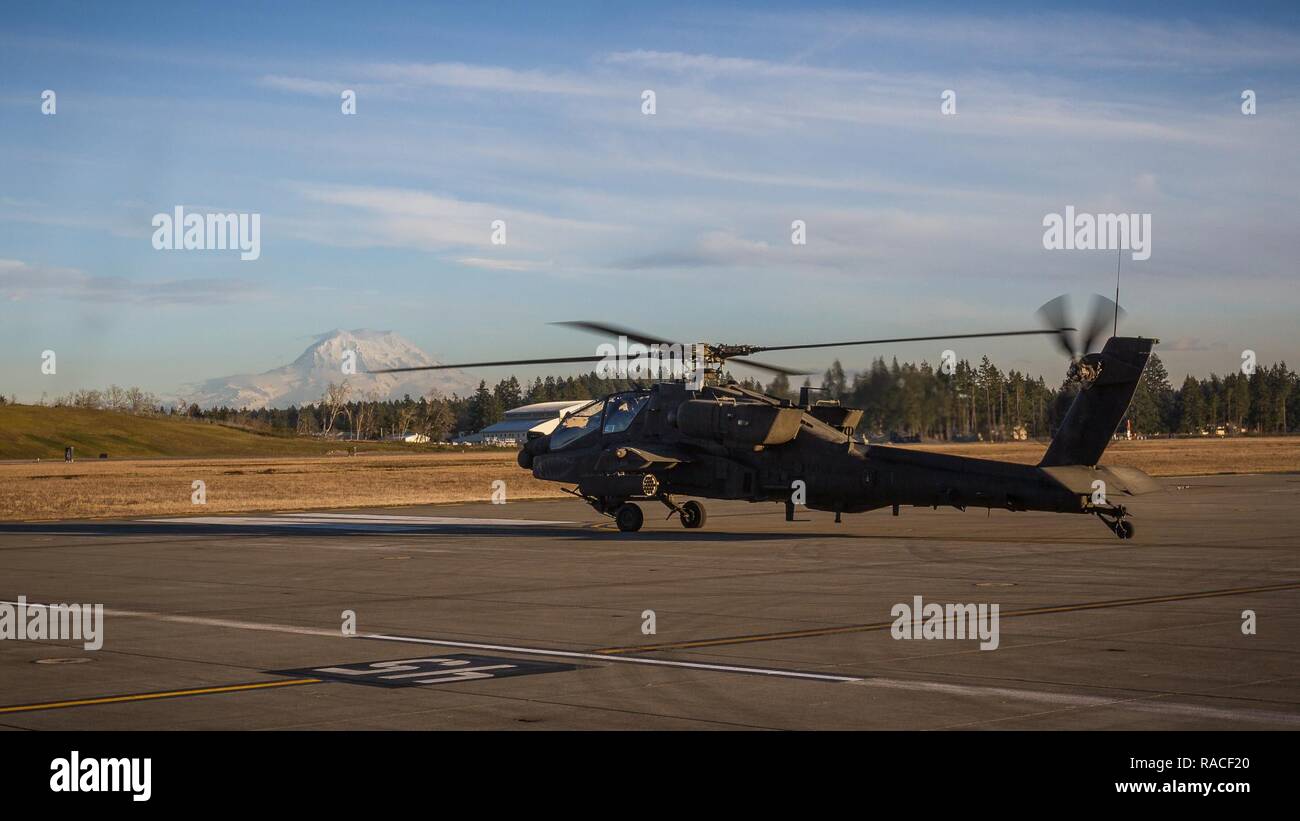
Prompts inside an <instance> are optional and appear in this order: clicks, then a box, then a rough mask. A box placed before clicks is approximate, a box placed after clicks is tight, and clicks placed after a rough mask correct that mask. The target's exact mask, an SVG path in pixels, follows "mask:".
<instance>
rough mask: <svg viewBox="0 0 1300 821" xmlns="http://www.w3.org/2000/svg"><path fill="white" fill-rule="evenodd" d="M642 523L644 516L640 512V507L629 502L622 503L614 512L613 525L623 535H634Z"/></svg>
mask: <svg viewBox="0 0 1300 821" xmlns="http://www.w3.org/2000/svg"><path fill="white" fill-rule="evenodd" d="M644 521H645V514H644V513H642V512H641V508H640V506H639V505H634V504H632V503H631V502H624V503H623V504H621V505H619V506H618V510H615V511H614V523H615V524H616V525H618V529H619V530H621V531H623V532H624V533H635V532H636V531H638V530H640V529H641V524H642V523H643V522H644Z"/></svg>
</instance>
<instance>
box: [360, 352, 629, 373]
mask: <svg viewBox="0 0 1300 821" xmlns="http://www.w3.org/2000/svg"><path fill="white" fill-rule="evenodd" d="M604 359H605V357H603V356H590V355H588V356H556V357H550V358H548V359H505V360H502V361H500V362H461V363H458V364H455V365H418V366H416V367H413V368H382V369H380V370H377V371H366V373H406V372H407V371H442V370H446V369H448V368H494V367H496V366H498V365H558V364H565V363H570V362H600V361H602V360H604Z"/></svg>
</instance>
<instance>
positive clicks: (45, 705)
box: [0, 678, 320, 713]
mask: <svg viewBox="0 0 1300 821" xmlns="http://www.w3.org/2000/svg"><path fill="white" fill-rule="evenodd" d="M319 683H320V679H318V678H295V679H287V680H285V681H256V682H253V683H251V684H228V685H225V686H222V687H200V688H197V689H194V690H167V691H164V692H161V693H128V694H126V695H121V696H101V697H99V698H81V699H75V700H72V701H45V702H41V703H39V704H18V705H15V706H13V707H0V713H26V712H31V711H33V710H57V709H60V708H63V707H86V706H89V705H91V704H117V703H120V702H124V701H151V700H153V699H159V698H180V697H183V696H208V695H215V694H217V693H238V692H241V691H243V690H266V689H269V688H271V687H293V686H296V685H300V684H319Z"/></svg>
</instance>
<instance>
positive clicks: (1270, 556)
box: [0, 475, 1300, 730]
mask: <svg viewBox="0 0 1300 821" xmlns="http://www.w3.org/2000/svg"><path fill="white" fill-rule="evenodd" d="M1162 482H1163V483H1164V484H1165V485H1166V486H1167V487H1166V490H1165V491H1164V492H1163V493H1159V494H1153V495H1150V496H1144V497H1139V498H1137V499H1134V500H1132V501H1131V504H1129V507H1130V509H1131V510H1132V512H1133V514H1134V515H1133V520H1132V521H1133V522H1134V523H1135V524H1136V527H1137V533H1136V536H1135V538H1134V539H1133V540H1131V541H1120V540H1118V539H1116V538H1115V537H1114V536H1113V535H1112V534H1111V532H1110V531H1109V530H1107V529H1106V528H1105V527H1104V526H1103V525H1102V524H1101V523H1100V522H1099V521H1098V520H1096V519H1095V518H1093V517H1085V516H1068V515H1050V514H1038V513H1010V512H1007V511H993V512H992V513H991V514H986V512H985V511H983V510H979V511H976V510H970V511H967V512H965V513H962V512H960V511H956V510H938V511H934V510H930V509H910V508H904V509H903V510H902V515H901V516H899V517H897V518H895V517H892V516H891V515H890V513H889V511H888V510H884V511H877V512H873V513H869V514H863V515H846V516H845V517H844V523H843V524H839V525H837V524H835V523H834V520H833V519H834V517H833V515H832V514H828V513H820V512H810V511H800V512H799V514H798V516H797V519H798V521H795V522H793V523H789V522H786V521H785V520H784V515H783V510H782V508H781V507H780V506H778V505H748V504H744V503H729V502H708V501H706V502H705V504H706V506H707V508H708V511H709V518H708V522H707V524H706V526H705V529H703V530H694V531H687V530H685V529H683V528H682V527H681V526H680V525H679V524H678V523H677V521H676V520H675V519H673V520H665V519H664V516H665V515H666V514H667V511H666V509H664V508H662V507H661V506H659V505H657V504H655V505H650V504H646V505H644V506H643V507H644V510H645V512H646V525H645V529H644V530H642V531H641V532H640V533H636V534H623V533H619V532H617V530H615V529H614V528H613V527H612V523H611V522H610V521H609V520H608V519H606V518H605V517H602V516H599V515H597V514H595V513H594V512H593V511H592V510H591V509H590V508H588V507H587V506H586V505H584V504H582V503H581V502H578V501H576V500H561V501H520V502H511V503H508V504H505V505H492V504H486V503H484V504H464V505H437V506H427V507H419V508H400V509H394V508H385V509H374V510H351V511H328V512H313V511H300V512H297V513H283V514H257V515H243V516H212V517H209V516H204V515H203V514H202V512H201V511H202V508H196V511H199V512H197V513H196V514H195V515H194V516H190V517H186V518H184V519H167V520H159V519H152V520H123V521H94V522H86V521H81V522H66V523H32V524H21V523H18V524H14V523H10V524H0V600H4V601H6V602H17V601H18V597H19V596H23V597H25V598H26V601H27V602H29V603H32V604H59V603H69V604H71V603H100V604H102V605H103V606H104V608H105V610H104V617H103V621H104V624H103V647H102V649H100V650H98V651H88V650H85V649H83V647H82V642H78V641H70V640H50V639H38V640H33V639H26V640H18V639H9V640H0V728H5V729H14V730H21V729H96V730H100V729H246V730H251V729H259V730H260V729H290V728H292V729H298V728H318V729H457V730H461V729H516V728H518V729H523V728H529V729H538V728H542V729H736V728H785V729H927V730H928V729H950V728H976V729H1002V728H1005V729H1012V728H1028V729H1048V728H1062V729H1146V728H1157V729H1298V728H1300V550H1298V547H1300V475H1258V476H1210V477H1194V478H1185V479H1164V480H1162ZM918 596H919V597H921V600H922V602H923V603H937V604H940V605H943V604H976V605H978V604H986V605H993V604H996V605H997V606H998V612H999V618H998V621H997V626H998V643H997V648H996V649H989V650H981V649H980V644H981V642H980V640H979V639H969V638H967V639H959V638H952V639H947V638H945V639H929V640H927V639H923V638H914V639H910V640H908V639H898V638H895V637H894V635H893V634H894V632H895V630H894V629H893V623H894V621H895V615H894V612H895V611H894V608H895V607H896V606H897V605H903V604H906V605H908V606H911V605H913V603H914V601H915V597H918ZM8 606H9V607H10V608H11V609H12V608H14V607H15V606H14V605H12V604H11V605H8ZM2 607H4V605H0V608H2ZM1247 611H1250V612H1249V613H1248V612H1247ZM47 612H48V611H47ZM349 614H354V616H355V635H350V634H345V633H346V632H347V631H345V629H344V628H345V627H346V626H348V625H347V624H346V622H347V621H348V619H349ZM1252 614H1253V617H1252ZM28 615H29V617H30V615H31V614H30V613H29V614H28ZM1248 622H1251V623H1248ZM1243 625H1245V626H1246V627H1247V628H1251V627H1253V634H1250V631H1249V629H1248V630H1243ZM651 629H653V632H651Z"/></svg>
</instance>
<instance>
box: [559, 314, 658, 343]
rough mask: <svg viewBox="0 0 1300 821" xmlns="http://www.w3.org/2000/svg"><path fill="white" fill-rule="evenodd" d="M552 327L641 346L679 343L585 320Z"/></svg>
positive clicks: (561, 323) (629, 329)
mask: <svg viewBox="0 0 1300 821" xmlns="http://www.w3.org/2000/svg"><path fill="white" fill-rule="evenodd" d="M551 324H552V325H564V326H566V327H569V328H577V329H578V330H580V331H586V332H588V333H593V334H600V335H601V336H625V337H627V338H628V340H629V341H631V342H640V343H641V344H642V345H675V344H679V343H675V342H671V341H669V340H667V339H660V338H659V337H655V336H651V335H650V334H643V333H641V332H640V331H634V330H632V329H631V328H623V327H620V326H618V325H607V324H605V323H603V322H587V321H585V320H575V321H572V322H552V323H551Z"/></svg>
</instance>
